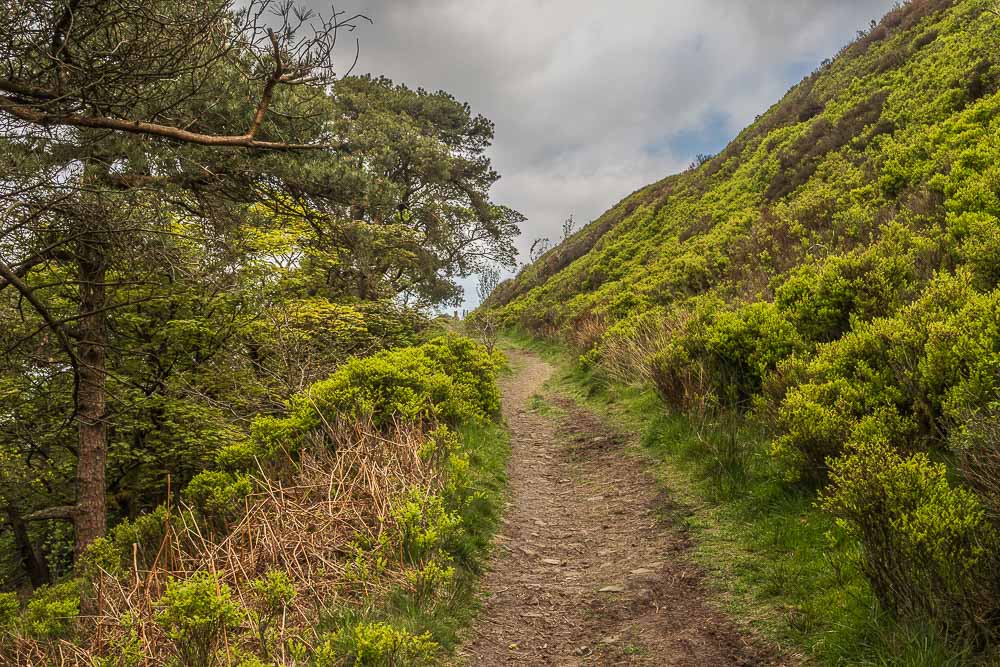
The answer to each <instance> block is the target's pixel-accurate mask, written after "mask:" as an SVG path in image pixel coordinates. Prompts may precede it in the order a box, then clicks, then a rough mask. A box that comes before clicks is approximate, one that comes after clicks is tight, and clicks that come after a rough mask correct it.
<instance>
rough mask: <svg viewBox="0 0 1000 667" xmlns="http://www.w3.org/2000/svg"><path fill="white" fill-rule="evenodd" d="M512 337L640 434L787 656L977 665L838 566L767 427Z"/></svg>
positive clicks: (685, 521) (684, 515)
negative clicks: (692, 409)
mask: <svg viewBox="0 0 1000 667" xmlns="http://www.w3.org/2000/svg"><path fill="white" fill-rule="evenodd" d="M505 342H506V344H507V345H510V346H512V347H521V348H527V349H532V350H534V351H535V352H539V353H541V354H543V355H544V356H546V357H547V358H548V359H549V360H550V361H552V362H553V363H555V364H556V365H557V367H558V369H559V372H558V373H557V375H556V377H555V379H554V380H552V382H553V383H554V384H555V385H556V386H557V388H558V390H559V391H560V392H562V393H565V394H567V395H569V396H572V397H573V398H575V399H576V400H578V401H579V402H581V403H583V404H585V405H587V406H588V407H589V408H590V409H593V410H595V411H596V412H598V413H599V414H604V415H605V416H607V417H608V418H609V419H610V420H611V421H612V422H613V423H615V424H617V426H618V427H619V428H621V429H622V430H623V431H625V432H631V433H634V434H635V436H636V442H637V443H639V444H640V447H639V451H640V452H641V454H642V455H643V456H645V457H647V458H648V460H649V462H650V465H651V467H652V469H653V470H654V471H655V472H656V474H657V477H658V478H659V479H660V481H661V482H662V484H663V485H664V488H665V490H667V491H668V492H669V494H670V497H671V499H672V500H673V501H675V502H676V503H677V505H676V507H675V508H674V512H675V516H674V519H675V520H676V521H677V523H678V525H681V526H683V527H684V528H685V529H687V530H689V531H690V533H691V536H692V538H693V543H694V547H693V554H694V557H695V559H696V560H697V562H698V563H699V564H700V565H701V566H702V567H703V568H704V569H705V570H706V572H707V573H708V577H709V582H710V583H711V584H712V586H713V587H715V588H716V589H717V590H718V591H719V592H720V599H721V600H723V602H724V604H725V606H726V608H727V610H728V611H729V612H730V613H731V614H732V615H733V617H734V618H736V619H738V620H739V621H740V622H742V623H745V624H747V625H749V626H750V627H751V628H753V629H754V630H755V631H756V632H758V633H759V634H760V635H762V636H763V637H765V638H766V639H768V640H769V641H772V642H774V643H775V644H777V645H778V646H780V647H781V649H782V650H783V651H784V652H785V653H786V654H788V655H790V656H799V657H801V658H804V659H805V660H806V661H807V662H809V661H813V660H815V661H816V662H818V663H820V664H830V665H892V666H898V667H921V666H926V667H949V666H956V667H957V666H959V665H968V664H976V663H973V662H972V659H971V658H970V657H969V656H970V655H971V652H970V651H963V650H962V649H960V648H956V647H955V646H946V645H945V644H944V643H943V642H941V641H939V640H938V639H937V638H936V637H935V636H934V634H933V633H932V632H931V631H929V630H928V629H926V628H919V627H906V626H899V625H896V624H894V623H892V622H891V621H889V619H887V618H885V617H884V616H883V615H881V614H880V613H879V612H878V610H877V608H876V606H875V604H874V602H873V600H872V597H871V594H870V592H869V590H868V587H867V584H866V583H865V582H864V580H863V579H862V578H861V577H860V576H859V575H858V574H857V573H856V572H854V571H852V570H851V569H850V568H841V567H839V566H838V561H839V560H840V559H841V558H842V557H843V556H844V549H845V548H846V547H845V546H844V545H834V544H832V543H831V542H830V539H829V538H828V537H827V532H828V531H829V530H830V529H831V528H832V525H831V520H830V519H829V517H827V516H826V515H825V514H823V513H822V512H820V511H818V510H817V509H816V508H815V506H814V496H813V494H812V493H810V492H808V491H806V490H801V491H795V490H788V489H785V488H782V486H781V485H780V484H777V483H776V482H775V481H774V477H773V475H771V474H770V471H769V469H768V461H767V460H766V459H765V458H762V457H759V456H755V454H754V452H759V451H760V450H761V448H759V447H754V445H755V444H757V443H759V441H760V440H761V438H762V437H763V436H762V434H761V433H760V432H759V431H757V430H755V428H754V426H753V425H752V424H751V423H748V422H735V421H734V422H732V423H729V424H725V425H723V428H707V429H705V428H699V427H698V425H697V424H695V423H693V422H692V421H691V420H689V419H687V418H685V417H682V416H678V415H671V414H669V413H666V412H664V411H663V409H662V404H661V403H660V399H659V398H658V397H657V396H656V394H655V392H654V391H652V390H651V389H646V390H644V389H641V388H635V387H631V388H628V387H622V386H619V385H614V384H609V383H607V382H605V381H603V380H602V379H601V378H599V377H597V376H595V375H594V374H592V373H590V372H588V371H586V370H584V369H583V368H582V367H581V366H580V365H579V364H577V363H576V360H575V359H574V358H573V357H572V356H571V355H569V354H567V353H566V352H565V349H564V348H562V347H561V346H558V345H554V344H551V343H545V342H543V341H540V340H538V339H537V338H533V337H530V336H527V335H525V334H509V335H508V337H507V339H506V341H505ZM733 442H736V443H738V447H736V448H735V451H734V447H733V444H732V443H733ZM984 660H988V659H984ZM983 664H989V663H987V662H984V663H983Z"/></svg>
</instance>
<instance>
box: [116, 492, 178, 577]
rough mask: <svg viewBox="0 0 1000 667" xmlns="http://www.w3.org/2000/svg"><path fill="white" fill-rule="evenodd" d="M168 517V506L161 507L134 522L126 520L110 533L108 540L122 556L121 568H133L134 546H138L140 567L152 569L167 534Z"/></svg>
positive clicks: (137, 558) (136, 553)
mask: <svg viewBox="0 0 1000 667" xmlns="http://www.w3.org/2000/svg"><path fill="white" fill-rule="evenodd" d="M168 516H169V515H168V513H167V508H166V506H164V505H160V506H159V507H157V508H156V509H155V510H153V511H152V512H148V513H146V514H140V515H139V516H137V517H136V518H134V519H132V520H128V519H125V520H123V521H121V522H119V523H118V524H116V525H115V526H114V527H113V528H111V529H110V530H109V531H108V539H109V540H111V542H112V543H113V544H114V546H115V550H116V551H117V552H118V554H119V555H120V556H121V559H122V561H121V564H120V567H121V568H123V569H127V568H131V567H132V564H133V563H132V561H133V551H132V545H133V544H134V545H136V550H135V558H136V561H137V564H138V565H139V567H140V568H150V567H152V565H153V561H154V560H155V559H156V556H157V554H158V553H159V552H160V545H161V544H162V543H163V538H164V536H165V534H166V532H165V531H166V529H167V521H168Z"/></svg>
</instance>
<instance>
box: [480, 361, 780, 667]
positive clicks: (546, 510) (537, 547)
mask: <svg viewBox="0 0 1000 667" xmlns="http://www.w3.org/2000/svg"><path fill="white" fill-rule="evenodd" d="M509 357H510V360H511V365H512V367H513V368H514V370H515V373H514V375H513V376H512V377H508V378H507V379H506V380H505V382H504V399H503V410H504V416H505V418H506V420H507V423H508V425H509V427H510V429H511V436H512V446H513V456H512V460H511V465H510V483H511V503H510V506H509V507H508V508H507V510H506V514H505V517H504V525H503V528H502V530H501V533H500V534H499V535H498V536H497V550H496V553H495V556H494V559H493V562H492V564H491V569H490V571H489V572H488V573H487V574H486V575H485V577H484V581H483V589H484V598H485V602H484V608H483V611H482V613H481V614H480V616H479V618H478V619H477V621H476V624H475V627H474V628H473V630H472V636H471V637H470V639H469V641H468V642H467V643H466V644H465V646H464V647H463V649H462V650H461V651H460V657H461V658H462V659H464V661H465V662H466V664H468V665H626V664H627V665H683V666H689V665H691V666H693V665H699V666H700V665H712V666H714V665H743V666H747V665H772V664H779V663H778V662H777V661H775V660H774V659H773V658H771V657H769V656H765V655H763V654H762V653H761V652H760V650H758V649H756V648H754V647H753V646H751V644H750V643H749V641H747V640H746V639H745V638H744V637H742V636H741V634H740V633H739V632H738V631H737V629H736V628H735V627H734V625H733V624H732V623H731V622H730V621H728V620H727V619H726V618H725V617H724V616H723V615H722V614H721V613H720V612H718V611H717V610H715V609H713V608H712V607H710V606H709V605H708V604H706V602H705V600H706V596H707V592H706V590H705V589H704V587H703V586H702V584H701V577H700V575H699V572H698V570H697V568H695V567H694V566H692V565H691V563H690V562H689V560H688V559H687V558H686V557H685V551H686V549H687V544H686V542H685V539H684V537H683V534H682V533H681V532H680V531H677V530H675V529H672V528H671V526H670V525H669V522H668V521H666V520H665V519H664V518H663V516H664V512H663V509H664V507H665V503H666V499H665V498H663V497H662V495H661V494H660V492H659V491H658V490H657V486H656V483H655V481H654V480H653V479H652V478H651V477H650V476H649V475H648V474H647V472H646V471H645V469H644V466H643V464H642V462H641V461H639V460H637V458H636V457H633V456H630V455H629V454H627V453H626V451H625V438H624V437H622V436H621V435H619V434H616V433H615V432H614V431H613V430H612V429H611V428H610V427H609V426H608V425H607V424H605V423H604V422H603V421H602V420H601V419H600V418H598V417H597V416H596V415H594V414H592V413H590V412H589V411H587V410H585V409H583V408H581V407H580V406H578V405H576V404H575V403H574V402H572V401H569V400H566V399H563V398H560V397H559V396H553V395H545V396H544V397H543V398H544V401H545V404H546V405H548V406H553V408H554V409H540V406H538V405H536V404H535V403H536V402H535V401H534V400H533V397H534V396H535V395H536V394H538V393H540V392H542V391H543V385H544V383H545V381H546V380H547V379H548V378H549V377H550V376H551V375H552V372H553V369H552V367H551V366H550V365H549V364H548V363H546V362H545V361H543V360H541V359H539V358H538V357H536V356H534V355H531V354H529V353H526V352H520V351H515V352H511V353H510V354H509Z"/></svg>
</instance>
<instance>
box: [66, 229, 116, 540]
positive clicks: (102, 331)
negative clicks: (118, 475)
mask: <svg viewBox="0 0 1000 667" xmlns="http://www.w3.org/2000/svg"><path fill="white" fill-rule="evenodd" d="M77 269H78V273H79V280H80V292H79V294H80V303H79V317H80V320H79V329H78V331H79V336H80V340H79V344H78V348H77V349H78V356H79V359H80V389H79V396H78V398H77V408H76V420H77V424H78V427H77V428H78V438H79V441H78V449H79V458H78V460H77V466H76V493H77V507H76V515H75V516H74V525H75V527H76V548H75V552H74V553H75V554H76V557H77V558H79V557H80V556H81V555H82V554H83V552H84V550H85V549H86V548H87V546H88V545H89V544H90V543H91V542H93V541H94V540H95V539H97V538H98V537H102V536H103V535H104V533H105V530H106V529H107V496H106V488H105V487H106V483H105V465H106V461H107V456H108V451H107V449H108V448H107V425H106V423H105V416H106V415H105V413H106V404H107V390H106V386H105V385H106V381H107V374H106V368H105V364H106V354H107V352H106V351H107V343H108V331H107V317H106V314H105V311H104V309H105V308H106V306H107V303H106V293H105V292H106V290H105V281H106V274H107V262H106V260H105V257H104V248H103V247H102V239H100V238H94V235H90V236H89V237H88V238H86V239H85V240H84V242H83V243H82V244H81V249H80V254H79V257H78V260H77Z"/></svg>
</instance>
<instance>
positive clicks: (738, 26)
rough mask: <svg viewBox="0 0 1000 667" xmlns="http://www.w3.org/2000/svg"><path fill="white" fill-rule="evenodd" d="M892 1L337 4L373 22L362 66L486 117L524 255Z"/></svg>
mask: <svg viewBox="0 0 1000 667" xmlns="http://www.w3.org/2000/svg"><path fill="white" fill-rule="evenodd" d="M318 1H319V0H313V2H314V3H315V2H318ZM892 4H893V3H892V0H838V1H837V2H830V1H829V0H339V3H338V5H337V9H339V10H347V11H348V13H355V12H362V13H364V14H366V15H368V16H370V17H371V18H372V19H373V21H374V25H372V26H364V27H363V28H362V29H360V30H359V31H358V36H359V37H360V40H361V55H360V60H359V63H358V68H357V70H356V71H357V72H359V73H363V72H371V73H373V74H383V75H385V76H388V77H389V78H391V79H394V80H396V81H401V82H404V83H407V84H409V85H411V86H422V87H424V88H428V89H434V90H437V89H444V90H447V91H448V92H450V93H452V94H453V95H455V96H456V97H457V98H459V99H460V100H463V101H467V102H469V103H470V104H471V105H472V107H473V110H474V111H475V112H477V113H482V114H484V115H485V116H487V117H488V118H490V119H492V120H493V121H494V122H495V123H496V140H495V142H494V147H493V149H492V152H491V155H492V158H493V161H494V164H495V166H496V168H497V170H498V171H499V172H500V174H501V175H502V179H501V181H500V182H499V183H498V184H497V186H496V188H495V190H494V194H495V199H496V200H497V201H498V202H500V203H504V204H507V205H509V206H512V207H513V208H516V209H517V210H519V211H521V212H522V213H523V214H524V215H526V216H527V217H528V221H527V222H526V223H525V224H524V226H523V234H522V237H521V239H520V240H519V242H518V247H519V249H520V250H521V251H522V252H524V253H526V251H527V248H528V247H530V245H531V242H532V241H533V240H534V239H536V238H539V237H543V236H545V237H550V238H552V239H556V238H557V237H558V236H559V234H560V228H561V225H562V221H563V220H565V219H566V218H567V217H568V216H569V215H570V214H572V215H573V216H574V218H575V219H576V220H577V221H578V222H580V223H586V222H589V221H590V220H592V219H594V218H596V217H597V216H599V215H600V214H601V213H603V212H604V211H605V210H607V209H608V208H610V207H611V206H613V205H614V204H615V203H617V202H618V201H619V200H620V199H621V198H622V197H623V196H625V195H627V194H629V193H630V192H632V191H634V190H636V189H638V188H640V187H642V186H644V185H647V184H649V183H652V182H654V181H656V180H659V179H661V178H663V177H664V176H667V175H668V174H671V173H674V172H677V171H679V170H681V169H683V168H684V167H686V166H687V165H688V164H689V163H690V162H691V161H692V159H693V158H694V156H695V155H697V154H698V153H715V152H717V151H719V150H720V149H721V148H723V147H724V146H725V145H726V144H727V143H728V142H729V140H730V139H732V138H733V137H734V136H735V135H736V134H737V133H738V132H739V131H740V130H741V129H742V128H743V127H745V126H746V125H748V124H749V123H751V122H752V121H753V119H754V117H755V116H756V115H757V114H759V113H762V112H763V111H765V110H766V109H767V108H768V107H770V106H771V105H772V104H773V103H775V102H776V101H777V100H778V99H779V98H780V97H781V96H782V95H783V94H784V93H785V92H786V91H787V90H788V88H789V87H791V86H792V85H793V84H795V83H796V82H798V81H799V80H800V79H801V78H802V77H803V76H805V75H806V74H808V73H809V72H810V71H812V69H814V68H815V66H816V65H817V64H819V62H820V61H822V60H823V59H824V58H827V57H831V56H832V55H834V54H835V53H836V52H837V51H838V50H839V49H840V47H841V46H843V45H844V44H845V43H847V42H848V41H850V40H851V39H852V38H853V36H854V34H855V32H856V31H857V30H858V29H860V28H863V27H866V26H867V25H868V23H869V21H870V20H871V19H873V18H880V17H881V16H882V15H883V14H884V13H885V12H886V11H888V10H889V9H890V7H891V5H892ZM325 6H327V7H328V6H329V5H325ZM345 51H346V49H345ZM471 284H474V281H473V282H472V283H471ZM466 291H467V292H469V291H470V290H468V289H467V290H466ZM471 291H474V290H471Z"/></svg>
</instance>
